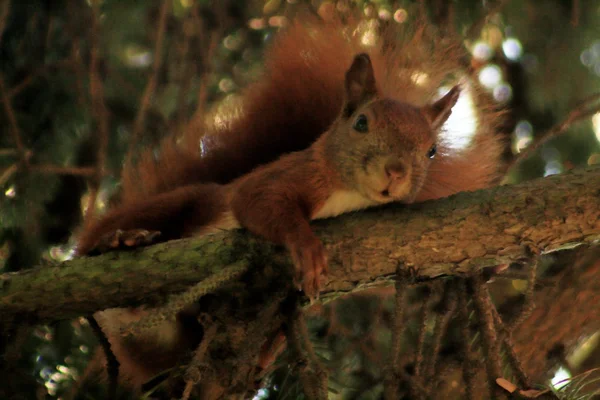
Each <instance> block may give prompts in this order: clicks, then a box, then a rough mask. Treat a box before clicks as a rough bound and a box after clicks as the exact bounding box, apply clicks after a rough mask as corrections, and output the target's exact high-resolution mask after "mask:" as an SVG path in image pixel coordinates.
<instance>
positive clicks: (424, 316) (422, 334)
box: [415, 285, 434, 378]
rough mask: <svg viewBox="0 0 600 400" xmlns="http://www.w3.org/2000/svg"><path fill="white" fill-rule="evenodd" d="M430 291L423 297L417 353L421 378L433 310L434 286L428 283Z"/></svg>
mask: <svg viewBox="0 0 600 400" xmlns="http://www.w3.org/2000/svg"><path fill="white" fill-rule="evenodd" d="M426 288H427V289H428V293H427V294H426V295H425V298H424V299H423V306H422V307H421V327H420V329H419V337H418V339H417V351H416V355H415V377H418V378H421V371H422V369H423V360H424V357H425V338H426V336H427V322H428V321H429V313H430V310H431V302H432V299H433V298H434V296H433V293H434V290H433V286H432V285H427V286H426Z"/></svg>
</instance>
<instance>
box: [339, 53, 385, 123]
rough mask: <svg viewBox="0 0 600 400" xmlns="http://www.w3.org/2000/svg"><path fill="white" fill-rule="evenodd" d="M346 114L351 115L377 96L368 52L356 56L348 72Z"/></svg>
mask: <svg viewBox="0 0 600 400" xmlns="http://www.w3.org/2000/svg"><path fill="white" fill-rule="evenodd" d="M345 88H346V102H345V105H344V116H346V117H349V116H350V115H352V113H353V112H354V111H355V110H356V109H357V108H358V107H359V106H360V105H361V104H363V103H365V102H366V101H368V100H370V99H372V98H373V97H375V96H377V88H376V86H375V74H374V72H373V65H372V64H371V58H370V57H369V55H368V54H366V53H361V54H358V55H356V57H354V61H352V65H351V66H350V69H348V71H347V72H346V81H345Z"/></svg>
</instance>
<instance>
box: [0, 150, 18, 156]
mask: <svg viewBox="0 0 600 400" xmlns="http://www.w3.org/2000/svg"><path fill="white" fill-rule="evenodd" d="M18 155H19V151H18V150H17V149H0V157H3V156H18Z"/></svg>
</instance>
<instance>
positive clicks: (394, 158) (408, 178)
mask: <svg viewBox="0 0 600 400" xmlns="http://www.w3.org/2000/svg"><path fill="white" fill-rule="evenodd" d="M458 95H459V88H458V86H455V87H453V88H452V89H451V90H450V91H449V92H448V93H447V94H446V95H445V96H443V97H442V98H441V99H439V100H437V101H436V102H434V103H432V104H428V105H426V106H423V107H416V106H413V105H411V104H407V103H403V102H400V101H397V100H393V99H390V98H384V97H382V96H380V94H379V92H378V90H377V87H376V83H375V75H374V72H373V66H372V64H371V59H370V58H369V56H368V55H367V54H359V55H357V56H356V57H355V58H354V61H353V63H352V66H351V67H350V69H348V71H347V72H346V77H345V100H344V105H343V108H342V112H341V114H340V116H339V118H338V119H337V120H336V121H335V122H334V123H333V125H332V126H331V128H330V129H329V131H328V132H327V135H325V136H326V138H325V152H326V158H327V159H328V160H332V164H333V165H332V166H333V168H335V170H336V172H337V173H338V174H339V176H340V178H341V180H342V182H343V183H344V185H346V186H347V187H348V188H349V189H353V190H357V191H358V192H360V193H361V194H362V195H363V196H365V197H367V198H369V199H371V200H374V201H376V202H379V203H387V202H390V201H403V202H407V203H408V202H411V201H413V199H414V197H415V196H416V195H417V194H418V192H419V190H420V189H421V187H422V185H423V182H424V180H425V177H426V175H427V170H428V168H429V165H430V164H431V162H432V159H433V158H434V157H435V156H436V149H437V148H436V141H437V137H438V132H439V130H440V128H441V126H442V125H443V123H444V122H445V121H446V120H447V119H448V117H449V116H450V113H451V111H452V107H453V106H454V104H456V101H457V100H458Z"/></svg>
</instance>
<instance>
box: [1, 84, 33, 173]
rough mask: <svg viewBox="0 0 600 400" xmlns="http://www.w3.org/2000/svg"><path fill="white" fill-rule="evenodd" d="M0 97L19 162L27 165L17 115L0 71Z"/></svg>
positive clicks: (25, 151)
mask: <svg viewBox="0 0 600 400" xmlns="http://www.w3.org/2000/svg"><path fill="white" fill-rule="evenodd" d="M0 98H2V104H3V106H4V113H5V114H6V117H7V118H8V123H9V125H10V133H11V134H12V137H13V140H14V142H15V145H16V146H17V150H18V151H19V157H20V158H21V162H22V163H23V164H24V165H25V166H27V165H28V163H29V161H28V159H27V156H26V153H27V150H26V149H25V146H24V145H23V140H22V139H21V131H20V129H19V124H18V123H17V117H16V115H15V110H14V109H13V106H12V103H11V101H10V99H9V98H8V94H7V92H6V86H5V85H4V77H3V76H2V73H0Z"/></svg>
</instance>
